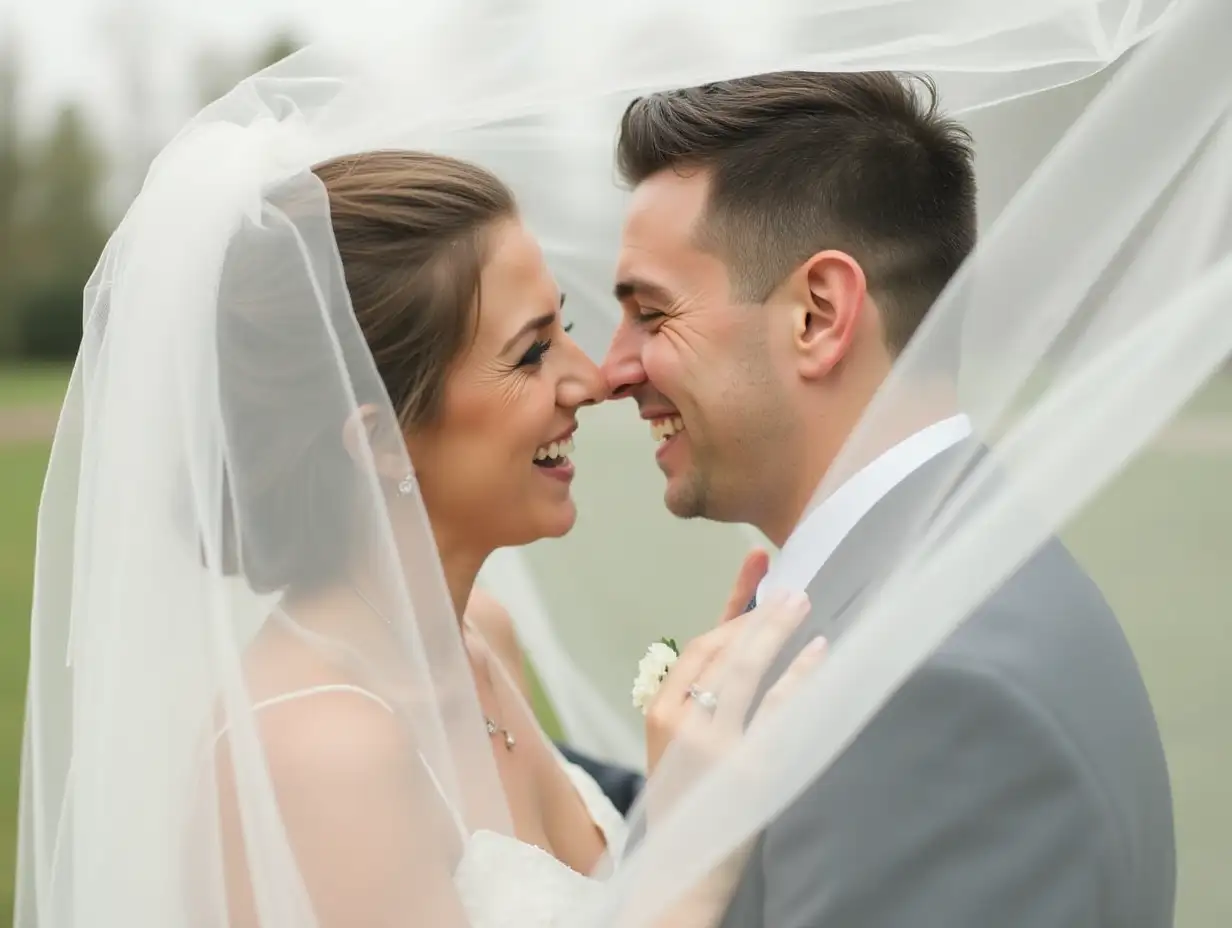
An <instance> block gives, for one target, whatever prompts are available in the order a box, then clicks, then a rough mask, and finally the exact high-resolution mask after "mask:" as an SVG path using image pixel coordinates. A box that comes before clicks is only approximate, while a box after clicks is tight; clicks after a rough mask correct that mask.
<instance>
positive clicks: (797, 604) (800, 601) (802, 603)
mask: <svg viewBox="0 0 1232 928" xmlns="http://www.w3.org/2000/svg"><path fill="white" fill-rule="evenodd" d="M787 605H789V606H791V608H793V609H807V608H808V605H809V598H808V594H807V593H792V594H791V595H790V596H789V597H787Z"/></svg>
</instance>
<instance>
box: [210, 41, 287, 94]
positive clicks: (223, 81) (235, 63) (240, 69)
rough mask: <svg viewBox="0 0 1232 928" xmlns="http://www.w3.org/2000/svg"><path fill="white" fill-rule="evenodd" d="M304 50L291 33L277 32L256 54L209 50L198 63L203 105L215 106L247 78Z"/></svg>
mask: <svg viewBox="0 0 1232 928" xmlns="http://www.w3.org/2000/svg"><path fill="white" fill-rule="evenodd" d="M300 48H301V45H300V43H299V42H298V41H297V40H296V39H295V37H294V36H293V35H292V34H291V33H290V32H286V31H283V32H278V33H275V34H274V36H273V37H272V38H270V39H269V40H267V41H266V42H265V43H264V44H262V45H261V46H260V47H259V48H258V49H257V51H256V52H255V53H244V54H243V55H241V56H237V55H235V54H232V53H230V52H224V51H221V50H219V49H209V50H207V51H206V52H204V53H203V54H202V55H201V57H200V58H199V59H198V62H197V84H198V87H199V88H200V97H201V104H202V105H203V106H204V105H205V104H207V103H212V102H213V101H215V100H217V99H218V98H219V97H221V96H223V95H224V94H225V93H227V92H228V91H229V90H230V89H231V88H232V87H234V86H235V85H236V84H238V83H239V82H240V81H242V80H243V79H244V78H246V77H248V76H250V75H252V74H256V73H257V72H258V71H262V70H264V69H265V68H268V67H269V66H270V65H272V64H277V63H278V62H279V61H281V60H282V59H283V58H286V57H287V56H288V55H291V54H293V53H295V52H297V51H299V50H300Z"/></svg>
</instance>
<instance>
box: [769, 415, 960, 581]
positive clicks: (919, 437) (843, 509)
mask: <svg viewBox="0 0 1232 928" xmlns="http://www.w3.org/2000/svg"><path fill="white" fill-rule="evenodd" d="M971 433H972V429H971V420H970V419H969V418H968V417H967V416H965V415H957V416H951V417H950V418H948V419H943V420H941V421H940V422H935V423H933V424H932V425H930V426H928V427H927V428H925V429H922V430H921V431H919V432H916V433H914V434H913V435H910V436H909V437H907V438H905V439H904V440H903V441H901V442H899V443H898V444H897V445H895V446H894V447H892V448H890V449H889V450H888V451H885V452H883V453H882V454H881V455H880V456H878V457H877V458H875V459H874V460H873V461H872V462H870V463H869V464H867V465H865V466H864V467H863V468H861V469H860V470H859V471H857V472H856V473H855V474H854V475H853V476H852V477H851V478H850V479H848V480H847V481H846V482H845V483H843V484H842V485H841V486H840V487H839V488H838V489H837V490H835V491H834V492H833V493H832V494H830V496H828V497H827V498H826V499H824V500H823V501H822V502H821V503H820V504H819V505H818V506H816V507H815V508H814V509H813V510H812V511H811V512H810V513H808V514H807V515H806V516H805V517H804V519H803V520H802V521H801V522H800V524H799V525H797V526H796V528H795V531H793V532H792V533H791V537H789V538H788V539H787V542H786V543H785V544H784V545H783V547H782V550H780V551H779V554H778V557H776V558H775V560H774V563H773V564H772V565H771V567H770V571H769V572H768V573H767V574H766V576H765V577H764V578H763V579H762V582H761V583H760V584H759V585H758V587H757V600H758V601H759V602H760V601H763V600H764V598H765V597H766V596H767V595H769V594H770V593H773V592H779V591H781V592H798V591H801V590H804V589H806V588H807V587H808V586H809V584H810V583H812V582H813V578H814V577H815V576H816V575H817V573H818V571H820V570H821V568H822V566H823V565H824V564H825V563H826V561H827V560H829V558H830V556H831V555H832V554H833V553H834V552H835V550H836V549H837V548H838V546H839V545H840V544H841V543H842V541H843V539H844V538H846V537H847V535H848V533H850V532H851V530H852V529H853V528H855V527H856V524H857V523H858V522H859V521H860V520H861V519H863V518H864V517H865V516H866V515H868V513H869V511H870V510H871V509H872V508H873V507H874V506H876V505H877V503H879V502H880V501H881V500H882V499H883V498H885V496H886V494H888V493H889V492H890V491H891V490H893V489H894V488H895V487H896V486H898V485H899V484H900V483H902V482H903V481H904V480H905V479H906V478H907V477H908V476H910V475H911V474H912V473H914V472H915V471H916V470H918V469H919V468H921V467H923V466H924V465H925V464H927V463H928V462H929V461H931V460H932V459H933V458H935V457H936V456H937V455H939V454H941V453H942V452H943V451H946V450H948V449H950V448H952V447H953V446H954V445H956V444H958V443H959V442H961V441H963V440H964V439H966V438H968V437H970V435H971Z"/></svg>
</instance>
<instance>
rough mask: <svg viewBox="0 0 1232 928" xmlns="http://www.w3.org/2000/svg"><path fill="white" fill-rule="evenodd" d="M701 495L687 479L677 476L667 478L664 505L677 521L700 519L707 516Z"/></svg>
mask: <svg viewBox="0 0 1232 928" xmlns="http://www.w3.org/2000/svg"><path fill="white" fill-rule="evenodd" d="M702 503H703V500H702V498H701V494H699V493H698V492H697V489H696V487H694V486H693V484H692V482H691V481H690V480H688V478H686V477H682V476H680V475H677V476H675V477H668V478H667V487H666V488H665V489H664V491H663V505H664V506H666V507H667V511H668V512H670V513H671V514H672V515H674V516H675V517H676V518H677V519H698V518H701V517H702V516H704V515H705V507H704V506H703V505H702Z"/></svg>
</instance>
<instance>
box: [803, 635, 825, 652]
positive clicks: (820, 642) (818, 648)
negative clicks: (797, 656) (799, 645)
mask: <svg viewBox="0 0 1232 928" xmlns="http://www.w3.org/2000/svg"><path fill="white" fill-rule="evenodd" d="M829 646H830V642H828V641H826V639H825V637H824V636H823V635H818V636H817V637H816V638H814V639H813V640H812V641H810V642H809V643H808V644H806V645H805V646H804V651H803V652H802V653H803V654H804V656H806V657H820V656H821V655H822V654H824V653H825V652H826V648H828V647H829Z"/></svg>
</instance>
